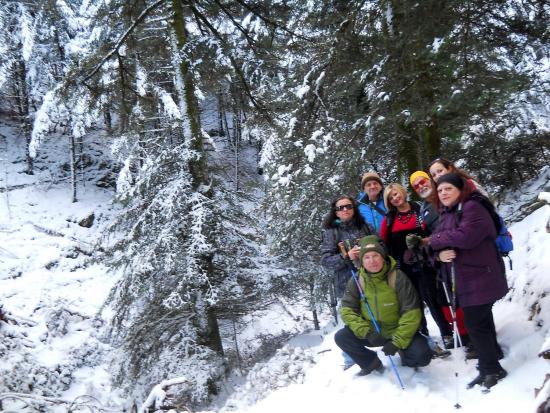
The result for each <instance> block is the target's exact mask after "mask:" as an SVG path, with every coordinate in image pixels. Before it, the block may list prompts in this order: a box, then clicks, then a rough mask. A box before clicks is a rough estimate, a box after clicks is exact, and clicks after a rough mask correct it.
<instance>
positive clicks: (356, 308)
mask: <svg viewBox="0 0 550 413" xmlns="http://www.w3.org/2000/svg"><path fill="white" fill-rule="evenodd" d="M360 246H361V249H360V252H359V256H360V258H361V263H362V266H361V268H360V270H359V271H358V272H357V274H356V276H357V280H358V282H359V285H360V287H358V285H357V282H356V280H355V279H354V278H355V277H352V278H351V279H350V280H349V282H348V284H347V287H346V292H345V294H344V297H343V298H342V308H341V310H340V315H341V317H342V320H343V321H344V323H345V325H346V326H345V327H344V328H342V329H341V330H339V331H338V332H336V335H335V336H334V340H335V341H336V344H337V345H338V347H340V348H341V349H342V350H343V351H344V352H346V353H347V354H349V356H350V357H351V358H352V359H353V361H355V363H357V364H358V365H359V366H360V367H361V371H360V372H359V373H358V375H359V376H364V375H367V374H369V373H371V372H372V371H373V370H377V371H378V372H382V371H383V370H384V367H383V365H382V362H381V361H380V359H379V358H378V356H377V355H376V352H375V351H372V350H369V349H368V348H366V347H380V346H382V351H383V352H384V354H386V355H387V356H393V355H395V353H397V352H399V355H400V356H401V362H402V364H403V365H404V366H409V367H421V366H427V365H428V364H429V363H430V360H431V359H432V355H433V352H432V350H431V349H430V347H429V345H428V342H427V340H426V338H425V337H424V336H422V335H421V334H420V333H419V332H418V328H419V326H420V320H421V312H420V300H419V299H418V295H417V293H416V291H415V289H414V287H413V285H412V284H411V282H410V281H409V279H408V278H407V276H406V275H405V274H404V273H403V272H401V271H400V270H399V269H397V268H396V262H395V260H394V259H393V258H392V257H389V256H387V254H386V251H385V250H384V247H383V246H382V244H381V241H380V239H379V238H378V237H377V236H376V235H369V236H367V237H364V238H362V239H361V240H360ZM359 288H361V290H362V291H363V294H364V297H365V298H366V300H367V302H368V305H369V306H370V310H371V311H372V314H373V316H374V317H376V323H377V324H378V327H379V328H380V333H378V332H377V330H376V327H375V325H374V323H373V320H372V318H371V316H370V315H369V310H368V309H367V306H366V304H365V302H364V301H363V298H362V297H361V293H360V291H359Z"/></svg>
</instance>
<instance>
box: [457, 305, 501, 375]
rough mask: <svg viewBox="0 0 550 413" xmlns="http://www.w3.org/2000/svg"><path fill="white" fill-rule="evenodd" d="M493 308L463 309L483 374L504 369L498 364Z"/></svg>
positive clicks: (487, 306) (481, 306)
mask: <svg viewBox="0 0 550 413" xmlns="http://www.w3.org/2000/svg"><path fill="white" fill-rule="evenodd" d="M492 308H493V303H490V304H482V305H472V306H468V307H462V309H463V310H464V323H465V324H466V328H467V329H468V333H469V335H470V341H471V342H472V344H473V345H474V348H475V349H476V351H477V353H478V355H479V372H480V373H481V374H494V373H498V372H499V371H500V370H501V369H502V366H501V365H500V363H499V362H498V353H499V351H498V349H499V345H498V343H497V333H496V330H495V322H494V320H493V311H492Z"/></svg>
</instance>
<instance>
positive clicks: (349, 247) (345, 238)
mask: <svg viewBox="0 0 550 413" xmlns="http://www.w3.org/2000/svg"><path fill="white" fill-rule="evenodd" d="M372 234H374V231H373V229H372V228H371V226H370V225H369V224H367V223H366V222H365V221H364V220H363V217H362V216H361V214H360V213H359V210H358V207H357V202H356V201H355V199H353V198H352V197H351V196H348V195H340V196H338V197H336V198H335V199H334V200H333V201H332V202H331V204H330V212H329V213H328V214H327V216H326V217H325V219H324V221H323V232H322V243H321V265H322V266H323V267H324V268H325V269H327V270H329V271H331V272H332V273H333V274H334V282H333V285H334V290H335V298H336V299H338V300H340V299H341V298H342V296H343V295H344V292H345V290H346V284H347V282H348V280H349V279H350V278H351V272H352V271H356V266H355V265H354V262H355V263H357V264H359V246H358V240H359V239H361V238H363V237H364V236H366V235H372ZM357 267H359V265H357ZM343 356H344V370H345V369H348V368H349V367H351V366H353V364H354V361H353V360H352V359H351V358H350V357H349V356H348V355H347V354H345V353H344V354H343Z"/></svg>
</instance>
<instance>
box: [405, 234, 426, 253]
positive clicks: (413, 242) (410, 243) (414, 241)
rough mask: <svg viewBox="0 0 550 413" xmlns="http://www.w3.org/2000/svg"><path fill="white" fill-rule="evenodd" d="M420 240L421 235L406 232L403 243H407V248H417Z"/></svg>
mask: <svg viewBox="0 0 550 413" xmlns="http://www.w3.org/2000/svg"><path fill="white" fill-rule="evenodd" d="M421 242H422V237H421V236H420V235H416V234H407V236H406V237H405V243H406V244H407V248H408V249H410V250H412V249H415V248H417V247H418V246H419V245H420V243H421Z"/></svg>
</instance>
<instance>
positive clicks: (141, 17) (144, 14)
mask: <svg viewBox="0 0 550 413" xmlns="http://www.w3.org/2000/svg"><path fill="white" fill-rule="evenodd" d="M164 1H165V0H158V1H156V2H155V3H153V4H151V5H150V6H149V7H147V8H146V9H145V10H143V11H142V12H141V14H140V15H139V16H138V18H137V19H136V20H135V21H134V22H133V23H132V25H131V26H130V27H129V28H128V29H127V30H126V32H124V34H123V35H122V36H121V37H120V38H119V39H118V41H117V42H116V43H115V46H114V47H113V48H112V49H111V50H110V51H109V53H107V54H106V55H105V56H104V57H103V59H101V62H99V63H98V64H97V66H96V67H95V68H94V69H93V70H92V71H91V72H90V73H89V74H88V75H87V76H86V77H85V78H84V79H83V80H82V82H83V83H86V82H87V81H88V80H90V79H91V78H92V77H93V76H94V75H95V74H96V73H97V72H98V71H99V69H101V67H102V66H103V65H104V64H105V62H106V61H107V60H109V59H110V58H111V57H112V56H113V55H114V54H115V53H118V50H119V49H120V47H121V46H122V45H123V44H124V42H125V41H126V39H127V38H128V36H130V34H131V33H132V32H133V31H134V29H135V28H136V27H137V26H138V25H139V24H140V23H141V22H142V21H143V20H144V19H145V17H147V15H148V14H149V13H151V12H152V11H153V10H154V9H155V8H157V7H158V6H159V5H160V4H161V3H163V2H164Z"/></svg>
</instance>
